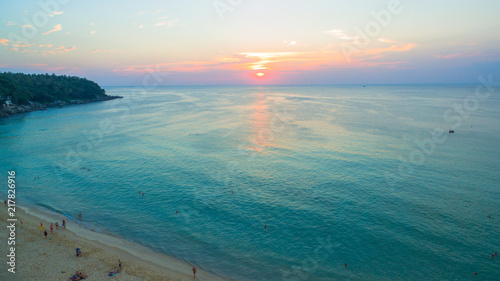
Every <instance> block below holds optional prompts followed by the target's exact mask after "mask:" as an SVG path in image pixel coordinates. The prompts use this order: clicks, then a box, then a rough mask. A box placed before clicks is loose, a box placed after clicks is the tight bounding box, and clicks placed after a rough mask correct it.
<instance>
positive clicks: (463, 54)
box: [433, 52, 482, 59]
mask: <svg viewBox="0 0 500 281" xmlns="http://www.w3.org/2000/svg"><path fill="white" fill-rule="evenodd" d="M479 55H482V52H474V53H454V54H448V55H434V56H433V57H436V58H438V59H454V58H466V57H476V56H479Z"/></svg>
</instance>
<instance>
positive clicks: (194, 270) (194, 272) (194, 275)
mask: <svg viewBox="0 0 500 281" xmlns="http://www.w3.org/2000/svg"><path fill="white" fill-rule="evenodd" d="M193 278H194V279H196V267H194V266H193Z"/></svg>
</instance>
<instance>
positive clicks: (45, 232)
mask: <svg viewBox="0 0 500 281" xmlns="http://www.w3.org/2000/svg"><path fill="white" fill-rule="evenodd" d="M43 234H44V235H45V239H47V234H48V233H47V230H45V231H43Z"/></svg>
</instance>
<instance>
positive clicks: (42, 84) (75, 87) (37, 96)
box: [0, 72, 106, 105]
mask: <svg viewBox="0 0 500 281" xmlns="http://www.w3.org/2000/svg"><path fill="white" fill-rule="evenodd" d="M9 96H10V97H11V101H12V103H14V104H17V105H25V104H28V103H29V102H38V103H42V104H47V103H52V102H55V101H64V102H69V101H71V100H94V99H98V98H102V97H106V91H105V90H104V89H102V88H101V87H100V86H99V85H98V84H97V83H95V82H93V81H90V80H87V79H86V78H80V77H76V76H66V75H55V74H24V73H12V72H4V73H0V104H3V103H4V102H5V100H6V99H7V97H9Z"/></svg>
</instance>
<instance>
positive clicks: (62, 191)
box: [0, 85, 500, 280]
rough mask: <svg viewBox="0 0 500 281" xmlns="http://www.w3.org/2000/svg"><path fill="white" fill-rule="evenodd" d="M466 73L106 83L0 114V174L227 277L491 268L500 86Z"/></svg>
mask: <svg viewBox="0 0 500 281" xmlns="http://www.w3.org/2000/svg"><path fill="white" fill-rule="evenodd" d="M475 89H476V85H399V86H374V85H369V86H368V87H361V86H294V87H278V86H273V87H247V86H240V87H229V86H227V87H158V88H154V89H147V94H142V93H141V92H142V90H144V89H141V88H140V87H136V88H132V87H107V88H106V90H107V93H108V94H111V95H121V96H124V97H125V98H124V99H122V100H114V101H108V102H102V103H95V104H87V105H80V106H70V107H65V108H58V109H49V110H47V111H41V112H33V113H30V114H27V115H24V116H21V117H15V118H9V119H4V120H0V145H1V148H2V151H1V158H0V166H1V167H2V169H3V170H4V172H2V178H6V177H7V170H8V169H14V170H15V171H16V172H17V179H18V188H17V190H18V195H19V198H20V199H19V201H18V202H21V204H27V205H37V206H39V207H43V208H49V209H51V210H53V211H57V212H60V213H62V214H65V215H68V216H71V217H75V216H77V215H78V213H79V212H82V213H83V216H84V221H85V225H86V226H87V227H90V228H94V229H98V230H99V231H103V232H109V233H113V234H115V235H119V236H122V237H124V238H126V239H129V240H132V241H136V242H138V243H141V244H143V245H145V246H148V247H150V248H153V249H154V250H156V251H160V252H163V253H166V254H169V255H172V256H175V257H177V258H179V259H182V260H186V261H188V262H190V263H192V264H195V265H197V266H199V267H201V268H204V269H206V270H209V271H212V272H214V273H217V274H219V275H221V276H224V277H226V278H228V279H231V280H471V279H473V280H499V279H498V277H499V276H500V258H499V260H494V259H492V258H491V254H492V253H494V252H500V227H499V222H500V212H499V209H500V208H499V207H500V203H499V202H500V189H499V184H500V175H499V171H500V158H499V157H498V156H499V155H500V146H499V144H500V126H499V125H500V110H499V109H500V96H499V93H500V91H499V90H498V89H497V91H496V92H495V93H492V94H491V95H490V96H489V97H484V96H482V98H476V99H470V98H469V99H467V98H468V97H474V95H475ZM485 93H486V90H485V89H484V88H483V94H485ZM464 102H465V105H466V106H468V107H467V108H465V109H463V108H462V109H460V108H459V109H457V110H456V111H453V107H454V105H460V104H461V105H462V106H463V105H464ZM476 102H477V103H476ZM450 110H451V111H450ZM448 111H450V112H448ZM435 129H439V130H442V131H443V132H444V133H443V134H439V135H436V136H435V137H434V139H433V138H432V132H433V131H434V130H435ZM449 129H455V133H454V134H448V130H449ZM421 143H423V144H424V146H423V148H422V149H421V148H419V147H420V146H421V145H419V144H421ZM89 169H90V171H89ZM38 177H40V179H38ZM5 191H6V190H1V191H0V192H1V194H2V196H5ZM139 192H144V194H145V195H144V196H142V195H141V194H140V193H139ZM176 211H179V213H178V214H177V213H176ZM265 225H267V228H266V229H264V226H265ZM345 263H347V264H348V267H347V268H345V266H344V264H345ZM473 272H478V275H477V276H474V275H473Z"/></svg>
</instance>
